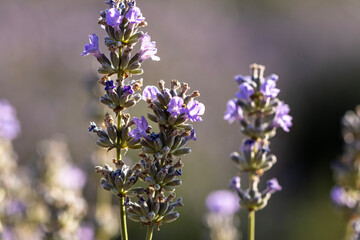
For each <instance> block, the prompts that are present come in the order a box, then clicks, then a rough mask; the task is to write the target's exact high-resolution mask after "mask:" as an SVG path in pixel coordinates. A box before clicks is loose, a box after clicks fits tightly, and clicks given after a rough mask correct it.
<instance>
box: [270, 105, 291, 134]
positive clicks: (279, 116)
mask: <svg viewBox="0 0 360 240" xmlns="http://www.w3.org/2000/svg"><path fill="white" fill-rule="evenodd" d="M289 112H290V108H289V105H287V104H285V103H284V102H280V103H279V105H278V106H277V107H276V111H275V118H274V121H273V124H274V126H275V127H281V128H282V129H283V130H284V131H285V132H289V131H290V129H289V128H290V127H291V126H292V122H291V121H292V116H290V115H289Z"/></svg>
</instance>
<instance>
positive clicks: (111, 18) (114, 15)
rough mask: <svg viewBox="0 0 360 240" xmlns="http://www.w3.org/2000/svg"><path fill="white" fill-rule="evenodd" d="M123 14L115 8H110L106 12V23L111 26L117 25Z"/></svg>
mask: <svg viewBox="0 0 360 240" xmlns="http://www.w3.org/2000/svg"><path fill="white" fill-rule="evenodd" d="M122 18H123V16H122V15H120V11H119V10H118V9H116V8H111V9H109V10H108V11H107V13H106V23H107V24H108V25H109V26H111V27H119V25H120V23H121V20H122Z"/></svg>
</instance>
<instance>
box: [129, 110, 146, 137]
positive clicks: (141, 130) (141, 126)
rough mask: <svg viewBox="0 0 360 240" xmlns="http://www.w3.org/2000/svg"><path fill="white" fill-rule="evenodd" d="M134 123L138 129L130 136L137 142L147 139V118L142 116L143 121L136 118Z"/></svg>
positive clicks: (131, 132) (130, 133)
mask: <svg viewBox="0 0 360 240" xmlns="http://www.w3.org/2000/svg"><path fill="white" fill-rule="evenodd" d="M133 121H134V123H135V125H136V128H135V129H134V130H131V131H130V132H129V136H130V137H132V138H135V140H138V139H140V137H147V134H146V130H147V129H148V127H149V124H148V122H147V121H146V119H145V117H144V116H141V119H139V118H137V117H134V118H133Z"/></svg>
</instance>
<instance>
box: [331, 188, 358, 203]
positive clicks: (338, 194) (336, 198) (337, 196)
mask: <svg viewBox="0 0 360 240" xmlns="http://www.w3.org/2000/svg"><path fill="white" fill-rule="evenodd" d="M330 197H331V200H332V202H333V203H334V204H335V205H336V206H338V207H348V208H354V207H355V206H356V199H354V198H352V197H351V196H349V194H348V193H347V192H346V191H345V190H344V189H343V188H342V187H340V186H335V187H333V188H332V189H331V193H330Z"/></svg>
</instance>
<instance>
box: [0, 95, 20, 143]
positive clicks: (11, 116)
mask: <svg viewBox="0 0 360 240" xmlns="http://www.w3.org/2000/svg"><path fill="white" fill-rule="evenodd" d="M19 132H20V122H19V120H18V119H17V117H16V111H15V109H14V108H13V106H11V105H10V103H9V102H8V101H7V100H0V138H3V139H7V140H13V139H14V138H16V136H17V135H18V134H19Z"/></svg>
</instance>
